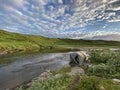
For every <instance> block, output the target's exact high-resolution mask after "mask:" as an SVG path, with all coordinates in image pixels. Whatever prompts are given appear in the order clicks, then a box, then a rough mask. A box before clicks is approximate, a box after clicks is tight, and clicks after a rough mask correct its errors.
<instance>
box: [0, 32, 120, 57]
mask: <svg viewBox="0 0 120 90" xmlns="http://www.w3.org/2000/svg"><path fill="white" fill-rule="evenodd" d="M74 48H120V42H117V41H103V40H73V39H59V38H46V37H42V36H35V35H24V34H18V33H11V32H7V31H3V30H0V55H5V54H9V53H15V52H20V51H35V50H37V51H41V50H47V49H74Z"/></svg>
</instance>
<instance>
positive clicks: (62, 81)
mask: <svg viewBox="0 0 120 90" xmlns="http://www.w3.org/2000/svg"><path fill="white" fill-rule="evenodd" d="M72 70H74V73H73V71H72ZM116 80H118V81H119V79H116ZM118 81H115V80H114V79H106V78H102V77H98V76H88V75H86V74H85V72H84V70H83V69H82V68H80V67H62V68H61V69H60V70H58V71H49V70H46V71H45V72H43V73H42V74H41V75H40V76H38V77H37V78H34V79H33V80H32V81H30V82H29V83H25V84H23V85H21V86H20V87H19V88H16V89H15V90H119V89H120V82H118Z"/></svg>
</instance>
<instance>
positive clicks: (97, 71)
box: [87, 50, 120, 78]
mask: <svg viewBox="0 0 120 90" xmlns="http://www.w3.org/2000/svg"><path fill="white" fill-rule="evenodd" d="M89 59H90V60H91V62H92V63H93V66H91V67H89V68H88V69H87V70H88V71H87V72H88V74H89V75H97V76H101V77H110V78H120V50H116V51H111V50H93V51H91V54H90V58H89Z"/></svg>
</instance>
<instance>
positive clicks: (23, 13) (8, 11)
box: [0, 0, 120, 37]
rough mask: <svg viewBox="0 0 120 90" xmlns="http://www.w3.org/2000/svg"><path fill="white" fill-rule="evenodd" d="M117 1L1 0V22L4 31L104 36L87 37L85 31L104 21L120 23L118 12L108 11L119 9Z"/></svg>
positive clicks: (68, 35)
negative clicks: (88, 27) (87, 27)
mask: <svg viewBox="0 0 120 90" xmlns="http://www.w3.org/2000/svg"><path fill="white" fill-rule="evenodd" d="M116 2H118V0H97V1H95V0H19V1H18V0H0V20H1V21H0V23H2V24H1V25H3V26H0V28H1V29H3V28H6V27H7V29H10V30H12V29H13V31H17V30H18V31H17V32H22V33H23V32H24V31H25V30H26V31H25V33H27V31H28V33H30V34H40V35H41V34H43V35H48V34H49V35H51V36H52V35H53V36H55V35H56V36H60V37H72V35H73V36H74V37H75V35H77V37H79V35H81V36H82V37H87V36H89V37H90V36H91V37H92V35H93V36H94V34H100V33H98V32H91V33H89V34H83V33H85V32H84V30H82V29H81V28H85V27H86V26H89V25H96V23H98V22H100V21H104V20H106V21H108V22H119V21H120V18H118V16H117V14H116V12H106V10H115V11H117V10H119V8H120V7H119V5H118V3H116ZM15 26H16V27H15ZM74 28H77V29H78V30H76V31H74ZM65 30H68V32H66V33H65V32H64V31H65ZM70 30H73V31H72V32H71V31H70ZM93 33H94V34H93ZM109 33H110V32H109ZM58 34H59V35H58ZM101 34H103V33H101Z"/></svg>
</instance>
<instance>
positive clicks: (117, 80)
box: [112, 79, 120, 83]
mask: <svg viewBox="0 0 120 90" xmlns="http://www.w3.org/2000/svg"><path fill="white" fill-rule="evenodd" d="M112 80H113V81H115V82H117V83H120V79H112Z"/></svg>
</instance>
